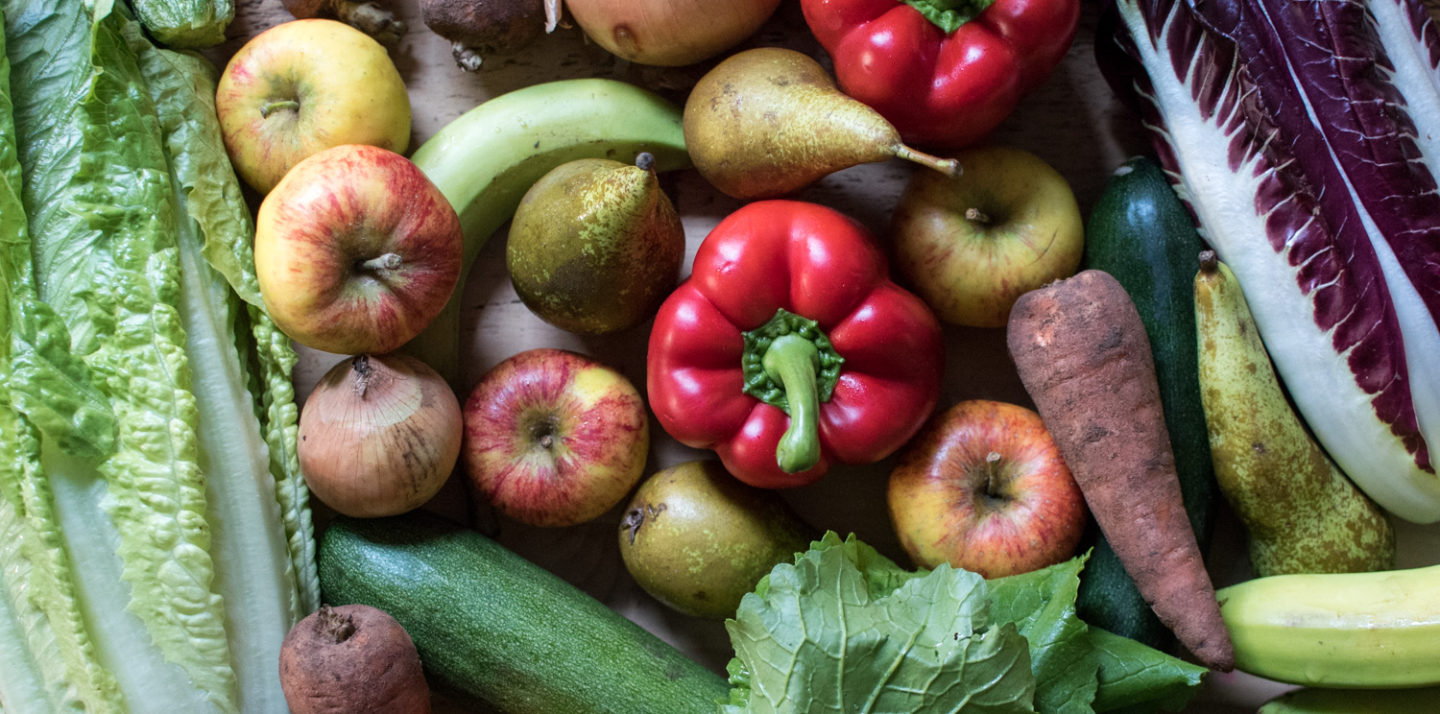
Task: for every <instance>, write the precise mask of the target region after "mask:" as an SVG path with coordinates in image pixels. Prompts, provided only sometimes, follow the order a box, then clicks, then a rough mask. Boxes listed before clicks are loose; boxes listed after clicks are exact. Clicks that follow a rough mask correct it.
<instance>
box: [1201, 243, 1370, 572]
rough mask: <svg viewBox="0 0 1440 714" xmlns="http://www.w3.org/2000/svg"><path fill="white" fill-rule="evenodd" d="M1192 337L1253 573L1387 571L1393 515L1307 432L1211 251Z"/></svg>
mask: <svg viewBox="0 0 1440 714" xmlns="http://www.w3.org/2000/svg"><path fill="white" fill-rule="evenodd" d="M1195 331H1196V336H1197V339H1198V341H1199V344H1198V348H1199V364H1198V372H1199V378H1200V404H1201V407H1202V408H1203V410H1204V412H1205V425H1206V429H1207V431H1208V432H1209V435H1210V456H1211V462H1212V463H1213V464H1214V468H1215V480H1216V483H1217V485H1219V487H1220V492H1221V493H1222V494H1224V496H1225V499H1226V500H1227V501H1228V502H1229V503H1230V505H1231V506H1232V507H1233V508H1234V509H1235V512H1236V515H1238V516H1239V518H1240V520H1241V521H1242V522H1243V523H1244V524H1245V527H1246V530H1247V532H1248V535H1249V541H1250V562H1251V564H1252V565H1253V566H1254V569H1255V572H1256V574H1258V575H1262V576H1264V575H1280V574H1286V573H1344V572H1357V571H1368V570H1384V569H1387V568H1390V567H1393V566H1394V562H1395V531H1394V528H1393V527H1392V526H1391V523H1390V521H1389V519H1388V518H1386V516H1385V514H1384V512H1382V511H1381V510H1380V509H1379V507H1377V506H1376V505H1375V504H1374V502H1372V501H1371V500H1370V499H1369V498H1367V497H1366V496H1365V494H1364V493H1362V492H1361V491H1360V489H1358V488H1356V487H1355V485H1354V484H1352V483H1351V482H1350V480H1349V479H1348V478H1347V477H1346V476H1345V474H1344V473H1343V472H1341V471H1340V469H1339V468H1338V467H1337V466H1335V464H1334V462H1332V461H1331V460H1330V459H1329V457H1327V456H1326V455H1325V452H1324V451H1323V450H1322V449H1321V448H1320V446H1319V445H1318V444H1317V443H1316V442H1315V440H1314V439H1312V438H1311V437H1310V434H1309V433H1308V432H1307V431H1306V430H1305V426H1304V424H1303V423H1302V422H1301V421H1300V417H1298V416H1297V415H1296V414H1295V411H1294V409H1293V408H1292V407H1291V406H1290V403H1289V402H1288V401H1287V400H1286V398H1285V393H1284V392H1283V391H1282V390H1281V388H1280V381H1279V379H1278V378H1277V377H1276V376H1275V369H1274V368H1273V367H1272V366H1271V364H1270V356H1269V355H1268V354H1267V353H1266V351H1265V346H1264V344H1262V343H1261V341H1260V332H1259V330H1258V329H1257V328H1256V326H1255V320H1254V318H1253V317H1251V315H1250V308H1249V306H1248V305H1247V304H1246V302H1245V295H1244V294H1243V293H1242V292H1241V286H1240V284H1239V283H1238V282H1237V281H1236V279H1235V275H1234V273H1231V272H1230V268H1229V267H1227V266H1226V265H1225V264H1223V263H1221V262H1219V261H1218V260H1216V259H1215V254H1214V253H1213V252H1210V251H1206V252H1205V253H1203V254H1202V258H1201V267H1200V271H1199V272H1198V273H1197V274H1196V275H1195Z"/></svg>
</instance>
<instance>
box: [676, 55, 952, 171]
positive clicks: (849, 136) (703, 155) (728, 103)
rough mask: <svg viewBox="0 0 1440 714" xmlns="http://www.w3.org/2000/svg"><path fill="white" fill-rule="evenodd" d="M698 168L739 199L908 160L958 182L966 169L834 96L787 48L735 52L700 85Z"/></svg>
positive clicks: (694, 107) (694, 106) (809, 62)
mask: <svg viewBox="0 0 1440 714" xmlns="http://www.w3.org/2000/svg"><path fill="white" fill-rule="evenodd" d="M682 123H683V128H684V131H685V146H686V148H687V149H688V150H689V152H690V158H691V159H692V160H693V161H694V164H695V168H696V170H698V171H699V172H700V175H701V176H704V177H705V179H706V180H708V181H709V182H710V183H711V184H713V185H714V186H715V187H716V188H718V189H720V190H721V191H723V192H724V193H726V194H728V195H730V196H733V197H735V198H740V199H746V200H753V199H759V198H775V197H778V196H783V195H785V194H788V193H791V192H794V191H797V190H799V189H801V188H804V187H805V186H808V185H810V184H811V183H814V182H815V181H818V180H819V179H821V178H823V177H825V176H826V175H828V174H831V173H834V172H836V171H839V170H841V169H846V168H850V167H851V166H856V165H859V164H864V163H872V162H877V161H886V160H888V159H892V158H902V159H906V160H909V161H914V162H916V163H919V164H922V165H924V166H928V167H930V168H933V169H936V170H938V171H942V172H945V173H948V174H952V175H954V174H955V173H957V172H958V171H959V165H958V164H957V163H956V161H955V160H954V159H941V158H939V157H935V156H931V155H929V154H925V153H922V152H919V151H916V150H914V149H911V148H910V147H907V146H905V145H904V144H903V143H902V142H901V139H900V133H899V132H898V131H897V130H896V129H895V127H894V125H892V124H891V123H890V122H889V121H886V119H885V118H884V117H882V116H880V114H879V113H878V112H876V111H875V110H874V109H871V108H870V107H869V106H868V105H866V104H864V103H862V102H860V101H859V100H856V99H853V98H851V97H850V96H848V95H846V94H845V93H843V92H841V91H840V89H839V88H838V87H836V86H835V81H834V80H833V79H831V77H830V75H829V74H828V73H826V71H825V68H824V67H821V66H820V63H818V62H816V61H815V60H814V59H812V58H811V57H810V56H809V55H806V54H804V53H801V52H797V51H795V50H789V49H784V48H780V47H760V48H756V49H752V50H745V51H743V52H738V53H736V54H734V55H731V56H730V57H728V58H726V59H725V60H724V61H722V62H720V64H718V65H716V66H715V67H714V68H713V69H711V70H710V71H709V72H707V73H706V74H705V76H703V77H701V78H700V81H699V82H697V83H696V84H695V88H694V89H692V90H691V92H690V96H689V98H688V99H687V100H686V102H685V111H684V115H683V119H682Z"/></svg>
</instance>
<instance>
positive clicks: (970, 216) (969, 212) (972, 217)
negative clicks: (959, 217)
mask: <svg viewBox="0 0 1440 714" xmlns="http://www.w3.org/2000/svg"><path fill="white" fill-rule="evenodd" d="M965 220H967V221H971V222H973V223H989V222H990V216H987V215H985V212H984V211H982V210H980V209H978V208H967V209H965Z"/></svg>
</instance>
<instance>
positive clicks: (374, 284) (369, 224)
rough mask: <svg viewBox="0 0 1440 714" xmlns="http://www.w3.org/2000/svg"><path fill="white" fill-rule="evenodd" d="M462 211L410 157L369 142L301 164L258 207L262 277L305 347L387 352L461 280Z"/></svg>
mask: <svg viewBox="0 0 1440 714" xmlns="http://www.w3.org/2000/svg"><path fill="white" fill-rule="evenodd" d="M461 250H462V237H461V231H460V218H459V216H457V215H456V214H455V209H454V208H452V207H451V206H450V202H449V201H447V200H445V196H444V195H443V194H441V193H440V189H438V188H436V187H435V184H434V183H432V182H431V181H430V179H428V178H427V177H426V176H425V174H424V173H423V172H422V171H420V168H419V167H418V166H416V165H415V164H414V162H412V161H410V160H409V159H407V158H405V157H404V156H401V155H400V154H397V153H395V152H393V151H388V150H386V149H381V148H379V147H375V146H369V145H367V144H345V145H342V146H336V147H332V148H329V149H325V150H324V151H321V152H320V153H318V154H315V155H313V156H310V157H308V158H306V159H305V160H303V161H301V162H300V163H298V164H296V165H295V167H294V168H293V169H291V170H290V172H289V173H287V174H285V178H283V179H281V180H280V183H279V184H277V185H276V186H275V189H274V190H273V191H271V192H270V193H269V194H268V195H267V196H265V200H264V201H262V202H261V203H260V211H259V214H258V215H257V216H256V219H255V273H256V276H257V277H258V278H259V283H260V297H261V298H262V299H263V300H264V302H265V308H266V310H267V311H268V312H269V313H270V316H271V318H272V319H274V320H275V324H276V325H278V326H279V327H280V329H281V330H282V331H283V332H284V333H285V334H287V335H289V336H290V338H291V339H293V340H295V341H296V342H299V343H300V344H302V345H305V346H307V347H311V348H314V349H317V350H323V351H326V352H334V353H338V354H362V353H384V352H389V351H391V350H394V349H396V348H397V347H399V346H401V345H403V344H405V343H406V342H409V341H410V340H411V338H413V337H415V335H417V334H419V333H420V331H421V330H423V329H424V328H425V327H426V326H427V325H429V324H430V322H431V321H433V320H434V319H435V316H436V315H438V314H440V310H441V309H442V308H444V307H445V303H446V302H447V301H449V299H450V294H451V293H452V292H454V290H455V285H456V284H457V283H458V282H459V280H460V262H461V257H460V254H461Z"/></svg>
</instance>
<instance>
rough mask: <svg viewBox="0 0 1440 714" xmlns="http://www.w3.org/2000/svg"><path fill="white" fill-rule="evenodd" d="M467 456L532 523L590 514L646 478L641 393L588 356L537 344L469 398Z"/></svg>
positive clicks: (475, 477)
mask: <svg viewBox="0 0 1440 714" xmlns="http://www.w3.org/2000/svg"><path fill="white" fill-rule="evenodd" d="M464 413H465V438H464V444H463V446H462V451H461V458H462V459H463V460H464V464H465V471H466V473H467V474H468V475H469V477H470V482H471V484H472V485H473V486H474V487H475V489H476V491H477V492H479V494H480V495H481V496H483V497H484V498H485V499H486V500H487V501H489V502H490V503H491V504H493V505H494V506H495V508H496V510H497V511H499V512H500V513H501V514H503V515H505V516H508V517H510V518H514V519H515V520H518V521H520V522H522V523H527V524H530V525H535V526H568V525H575V524H577V523H584V522H586V521H590V520H594V519H595V518H596V517H598V516H599V515H600V514H602V513H604V512H605V511H608V510H610V509H611V508H612V507H614V506H615V505H616V504H618V503H619V502H620V501H621V499H623V498H624V497H625V495H626V494H627V493H629V492H630V489H631V488H632V487H633V486H634V485H635V484H636V483H637V482H638V481H639V480H640V475H641V472H642V471H644V469H645V459H646V455H647V453H648V451H649V447H650V429H649V419H648V415H647V414H646V411H645V402H644V400H642V399H641V398H640V393H639V391H638V390H636V389H635V385H634V384H632V383H631V382H630V380H629V379H627V378H626V377H625V375H623V374H620V373H619V372H617V371H615V370H614V369H611V368H610V367H607V366H605V365H603V364H601V363H599V362H597V361H595V360H594V359H591V358H590V357H587V356H585V355H581V354H578V353H575V352H570V351H567V350H559V349H549V348H539V349H532V350H527V351H525V352H521V353H519V354H516V355H514V356H512V357H510V358H508V359H506V360H504V361H503V362H501V363H499V364H497V365H495V366H494V367H492V368H491V369H490V370H489V371H488V372H486V373H485V375H484V376H482V377H481V378H480V381H479V383H477V384H476V385H475V389H474V390H473V391H472V392H471V393H470V396H469V398H468V399H466V401H465V409H464Z"/></svg>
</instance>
